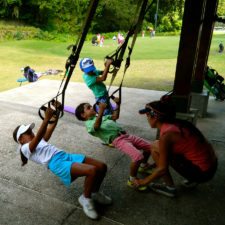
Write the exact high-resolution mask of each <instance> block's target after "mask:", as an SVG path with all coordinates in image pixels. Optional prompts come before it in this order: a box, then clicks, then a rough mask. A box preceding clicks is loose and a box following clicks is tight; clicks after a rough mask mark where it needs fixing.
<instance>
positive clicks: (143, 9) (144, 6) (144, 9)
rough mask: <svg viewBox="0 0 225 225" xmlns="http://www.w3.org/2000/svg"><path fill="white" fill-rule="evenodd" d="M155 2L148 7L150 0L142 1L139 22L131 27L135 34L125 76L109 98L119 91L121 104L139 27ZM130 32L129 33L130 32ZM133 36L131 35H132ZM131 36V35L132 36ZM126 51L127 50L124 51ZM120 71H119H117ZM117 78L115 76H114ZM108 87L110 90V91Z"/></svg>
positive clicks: (127, 59) (125, 67) (129, 48)
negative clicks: (124, 82)
mask: <svg viewBox="0 0 225 225" xmlns="http://www.w3.org/2000/svg"><path fill="white" fill-rule="evenodd" d="M153 3H154V0H153V1H152V2H151V4H150V5H149V6H148V7H147V5H148V0H143V2H142V5H141V9H140V11H139V17H138V19H137V22H136V24H135V25H134V26H133V27H132V28H131V32H132V34H133V38H132V43H131V47H128V50H129V51H128V56H127V58H126V63H125V66H124V72H123V76H122V80H121V82H120V85H119V88H118V89H116V90H115V91H114V92H113V93H112V94H111V95H110V96H109V98H111V97H112V96H113V95H114V94H115V93H116V92H119V99H120V102H119V104H120V103H121V99H122V86H123V81H124V77H125V74H126V71H127V69H128V67H129V66H130V57H131V54H132V51H133V48H134V45H135V42H136V39H137V35H138V32H139V29H140V27H141V25H142V22H143V20H144V17H145V15H146V13H147V11H148V10H149V8H150V7H151V6H152V4H153ZM128 34H129V33H128ZM130 36H131V35H130ZM130 36H129V37H130ZM124 52H125V51H124ZM117 72H118V71H117ZM114 79H115V77H114ZM111 85H112V81H111V83H110V86H109V89H110V87H111ZM109 89H108V91H109Z"/></svg>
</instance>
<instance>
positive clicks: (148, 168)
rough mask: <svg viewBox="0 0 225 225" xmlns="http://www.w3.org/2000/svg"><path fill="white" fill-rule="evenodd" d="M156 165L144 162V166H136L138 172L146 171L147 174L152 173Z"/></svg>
mask: <svg viewBox="0 0 225 225" xmlns="http://www.w3.org/2000/svg"><path fill="white" fill-rule="evenodd" d="M155 167H156V165H155V164H148V163H147V164H146V165H145V166H144V167H142V166H139V168H138V173H147V174H152V172H153V170H154V169H155Z"/></svg>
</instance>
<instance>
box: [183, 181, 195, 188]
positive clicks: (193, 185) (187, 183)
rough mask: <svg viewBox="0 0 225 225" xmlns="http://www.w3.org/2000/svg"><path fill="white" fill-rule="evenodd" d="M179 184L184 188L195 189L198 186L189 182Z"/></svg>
mask: <svg viewBox="0 0 225 225" xmlns="http://www.w3.org/2000/svg"><path fill="white" fill-rule="evenodd" d="M181 184H182V186H184V187H186V188H195V187H196V186H197V185H198V183H196V182H193V181H189V180H183V181H182V183H181Z"/></svg>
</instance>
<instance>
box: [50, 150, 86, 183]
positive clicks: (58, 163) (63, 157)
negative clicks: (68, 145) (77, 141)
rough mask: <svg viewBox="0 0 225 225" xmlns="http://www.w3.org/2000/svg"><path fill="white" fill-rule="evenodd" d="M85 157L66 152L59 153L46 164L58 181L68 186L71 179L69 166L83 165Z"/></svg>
mask: <svg viewBox="0 0 225 225" xmlns="http://www.w3.org/2000/svg"><path fill="white" fill-rule="evenodd" d="M84 160H85V155H83V154H70V153H66V152H63V151H61V152H59V153H57V154H56V155H54V156H53V157H52V159H51V160H50V162H49V164H48V168H49V169H50V170H51V171H52V172H53V173H54V174H55V175H56V176H58V177H59V178H60V180H61V181H62V182H63V183H64V184H65V185H66V186H69V185H70V184H71V182H72V179H71V166H72V164H73V163H83V161H84Z"/></svg>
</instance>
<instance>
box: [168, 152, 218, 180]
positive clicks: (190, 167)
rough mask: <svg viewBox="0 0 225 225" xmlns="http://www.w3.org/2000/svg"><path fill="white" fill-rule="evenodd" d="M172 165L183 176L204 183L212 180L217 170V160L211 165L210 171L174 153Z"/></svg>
mask: <svg viewBox="0 0 225 225" xmlns="http://www.w3.org/2000/svg"><path fill="white" fill-rule="evenodd" d="M170 165H171V167H172V168H173V169H174V170H176V171H177V172H178V173H179V174H180V175H181V176H183V177H185V178H186V179H188V180H189V181H192V182H197V183H204V182H207V181H209V180H211V179H212V178H213V176H214V174H215V173H216V170H217V160H216V161H215V162H214V163H213V164H212V165H211V167H210V169H209V170H208V171H202V170H201V169H200V168H199V167H198V166H196V165H194V164H193V163H192V162H191V161H189V160H188V159H186V158H184V157H183V156H182V155H179V154H173V155H172V156H171V158H170Z"/></svg>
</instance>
